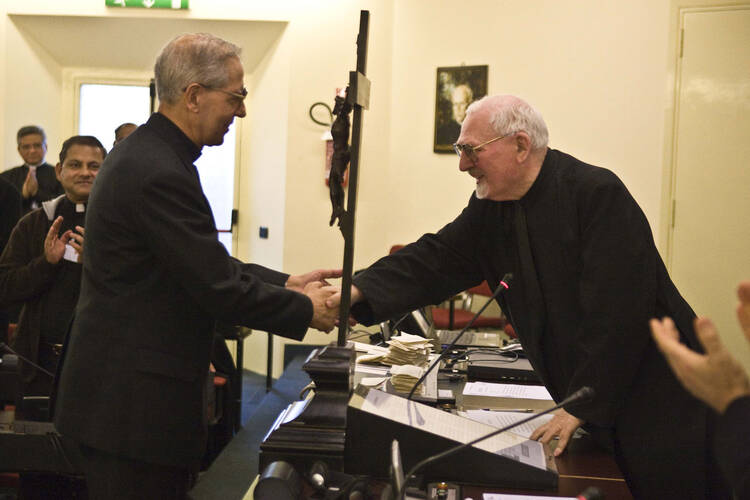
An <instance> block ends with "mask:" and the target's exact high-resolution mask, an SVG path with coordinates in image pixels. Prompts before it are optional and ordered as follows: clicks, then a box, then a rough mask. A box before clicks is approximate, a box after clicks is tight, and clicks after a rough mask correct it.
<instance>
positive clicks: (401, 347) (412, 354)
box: [381, 333, 432, 366]
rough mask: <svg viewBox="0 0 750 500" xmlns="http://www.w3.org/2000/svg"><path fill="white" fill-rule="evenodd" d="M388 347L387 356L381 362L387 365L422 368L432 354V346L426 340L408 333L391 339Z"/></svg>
mask: <svg viewBox="0 0 750 500" xmlns="http://www.w3.org/2000/svg"><path fill="white" fill-rule="evenodd" d="M388 346H389V347H388V354H386V355H385V357H384V358H383V360H382V361H381V362H382V363H385V364H387V365H417V366H422V365H424V364H425V363H427V359H428V358H429V356H430V352H432V344H431V343H430V341H429V340H428V339H426V338H424V337H420V336H419V335H411V334H408V333H402V334H401V335H399V336H398V337H391V340H389V341H388Z"/></svg>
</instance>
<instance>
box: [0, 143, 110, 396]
mask: <svg viewBox="0 0 750 500" xmlns="http://www.w3.org/2000/svg"><path fill="white" fill-rule="evenodd" d="M105 155H106V150H105V149H104V147H103V146H102V144H101V143H100V142H99V141H98V140H97V139H96V138H95V137H91V136H74V137H71V138H70V139H68V140H67V141H65V142H64V143H63V146H62V150H61V151H60V163H58V164H57V165H56V166H55V167H54V168H55V174H56V176H57V179H58V180H59V181H60V183H61V184H62V186H63V189H64V190H65V194H64V195H60V196H58V197H57V198H55V199H53V200H49V201H45V202H43V203H42V208H39V209H37V210H34V211H32V212H31V213H29V214H27V215H26V216H24V217H23V218H22V219H21V220H20V221H19V223H18V225H17V226H16V227H15V229H14V230H13V232H12V233H11V237H10V240H9V241H8V245H7V247H6V248H5V251H4V252H3V254H2V257H0V305H6V304H10V303H15V302H22V303H23V305H22V309H21V315H20V318H19V323H18V328H17V330H16V336H15V338H14V340H13V343H12V345H13V347H15V349H16V350H17V351H18V353H19V354H21V355H23V356H25V357H27V358H29V359H31V360H32V361H34V362H35V363H37V364H39V365H40V366H42V367H43V368H44V369H45V370H47V371H49V372H51V373H54V372H55V370H56V368H57V360H58V355H59V349H58V346H59V345H61V344H62V342H63V340H64V337H65V333H66V331H67V328H68V323H69V322H70V319H71V316H72V313H73V309H74V308H75V305H76V302H77V300H78V291H79V288H80V282H81V263H80V262H81V254H82V252H83V234H84V229H83V223H84V218H85V216H86V203H87V202H88V197H89V191H90V190H91V185H92V184H93V182H94V178H96V175H97V173H98V172H99V166H100V165H101V164H102V162H103V161H104V157H105ZM21 366H22V369H21V374H22V381H21V394H22V395H27V396H29V395H35V396H47V395H49V393H50V390H51V388H52V377H50V376H48V375H46V374H44V373H39V372H38V370H36V369H35V368H33V367H32V366H30V365H28V364H26V363H22V365H21Z"/></svg>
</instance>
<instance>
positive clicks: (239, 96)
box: [198, 83, 247, 101]
mask: <svg viewBox="0 0 750 500" xmlns="http://www.w3.org/2000/svg"><path fill="white" fill-rule="evenodd" d="M198 85H200V86H201V87H203V88H204V89H208V90H216V91H219V92H223V93H224V94H227V95H230V96H232V97H234V98H236V99H239V100H240V101H244V100H245V97H247V89H246V88H245V87H242V90H241V91H239V92H232V91H231V90H224V89H220V88H219V87H212V86H210V85H203V84H202V83H199V84H198Z"/></svg>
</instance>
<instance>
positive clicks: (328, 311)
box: [286, 269, 341, 332]
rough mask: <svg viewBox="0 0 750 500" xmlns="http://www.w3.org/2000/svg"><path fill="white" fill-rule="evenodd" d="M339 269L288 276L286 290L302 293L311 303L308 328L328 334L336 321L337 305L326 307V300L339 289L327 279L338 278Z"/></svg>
mask: <svg viewBox="0 0 750 500" xmlns="http://www.w3.org/2000/svg"><path fill="white" fill-rule="evenodd" d="M340 277H341V269H317V270H315V271H311V272H309V273H305V274H299V275H295V276H289V278H288V279H287V281H286V288H289V289H290V290H294V291H296V292H299V293H302V294H304V295H306V296H307V298H309V299H310V301H312V305H313V317H312V320H311V321H310V327H311V328H315V329H316V330H320V331H322V332H330V331H331V330H332V329H333V327H334V326H335V325H336V322H337V320H338V314H339V308H338V303H336V304H331V305H328V304H327V301H328V299H329V298H330V297H331V296H333V295H334V294H336V293H338V292H340V288H339V287H337V286H332V285H331V284H330V283H328V281H327V280H328V279H331V278H340Z"/></svg>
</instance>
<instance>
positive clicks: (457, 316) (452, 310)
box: [432, 281, 515, 337]
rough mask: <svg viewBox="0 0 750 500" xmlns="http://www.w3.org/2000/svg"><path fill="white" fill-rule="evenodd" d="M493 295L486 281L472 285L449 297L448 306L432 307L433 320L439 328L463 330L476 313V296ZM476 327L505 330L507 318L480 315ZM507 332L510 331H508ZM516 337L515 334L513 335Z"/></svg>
mask: <svg viewBox="0 0 750 500" xmlns="http://www.w3.org/2000/svg"><path fill="white" fill-rule="evenodd" d="M475 296H477V297H486V298H489V297H492V290H490V286H489V285H488V284H487V282H486V281H483V282H482V283H481V284H479V285H477V286H474V287H471V288H469V289H468V290H465V291H463V292H461V293H460V294H458V295H456V296H454V297H451V298H450V299H448V307H440V306H434V307H433V308H432V321H433V322H434V324H435V328H437V329H438V330H461V329H462V328H465V327H466V325H468V324H469V321H471V318H473V317H474V314H476V313H475V312H474V311H472V310H471V305H472V303H473V300H474V297H475ZM456 302H460V304H461V307H460V308H456ZM472 326H473V327H474V328H493V329H498V330H504V329H505V326H506V321H505V318H504V317H503V316H502V315H500V316H486V315H482V316H479V317H478V318H477V319H476V321H474V324H473V325H472ZM506 333H508V332H507V331H506ZM511 336H512V337H515V334H513V335H511Z"/></svg>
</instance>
